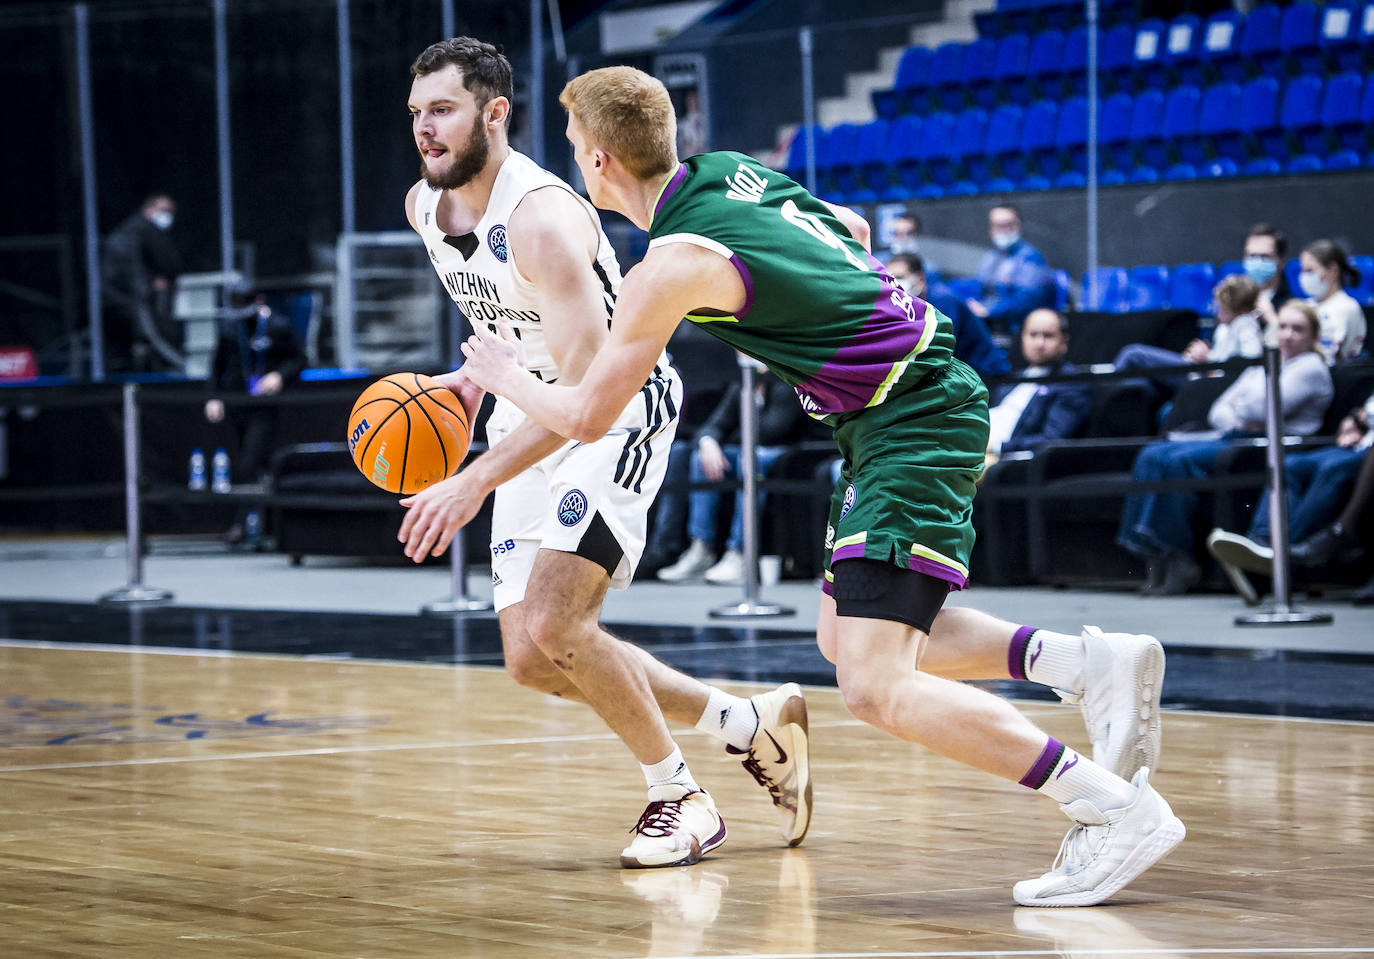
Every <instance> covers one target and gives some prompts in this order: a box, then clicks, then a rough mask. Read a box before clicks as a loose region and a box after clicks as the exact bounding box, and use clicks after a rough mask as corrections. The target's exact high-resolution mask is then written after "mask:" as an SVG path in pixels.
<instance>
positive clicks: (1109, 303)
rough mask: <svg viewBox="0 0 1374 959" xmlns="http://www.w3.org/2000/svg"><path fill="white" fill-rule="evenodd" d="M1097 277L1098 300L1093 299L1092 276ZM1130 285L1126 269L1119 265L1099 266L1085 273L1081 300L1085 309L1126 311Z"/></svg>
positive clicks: (1110, 311) (1109, 311) (1111, 311)
mask: <svg viewBox="0 0 1374 959" xmlns="http://www.w3.org/2000/svg"><path fill="white" fill-rule="evenodd" d="M1092 276H1095V277H1096V278H1097V301H1096V302H1095V303H1094V301H1093V293H1092V283H1091V282H1090V280H1091V277H1092ZM1129 285H1130V280H1129V278H1128V277H1127V274H1126V270H1125V269H1124V268H1122V267H1119V266H1099V267H1098V268H1097V270H1096V271H1095V272H1094V273H1093V274H1091V276H1090V275H1089V274H1087V273H1085V274H1083V289H1082V293H1081V295H1080V297H1079V302H1080V303H1081V304H1082V307H1083V309H1085V310H1102V311H1105V312H1107V313H1125V312H1126V311H1127V310H1128V309H1129V307H1128V306H1127V305H1126V304H1127V296H1126V289H1127V287H1128V286H1129Z"/></svg>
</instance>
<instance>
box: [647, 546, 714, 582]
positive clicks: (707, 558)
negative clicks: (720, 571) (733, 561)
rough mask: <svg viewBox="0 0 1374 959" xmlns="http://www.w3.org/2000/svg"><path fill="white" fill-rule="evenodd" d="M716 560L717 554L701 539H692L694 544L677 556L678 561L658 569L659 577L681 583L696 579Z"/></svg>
mask: <svg viewBox="0 0 1374 959" xmlns="http://www.w3.org/2000/svg"><path fill="white" fill-rule="evenodd" d="M715 561H716V554H715V553H713V552H711V549H710V547H708V546H707V545H706V544H705V543H703V542H702V541H701V540H699V539H694V540H692V545H691V546H688V547H687V552H685V553H683V554H682V555H681V556H679V557H678V558H677V562H676V563H674V564H673V565H671V566H665V567H663V568H662V569H661V570H659V571H658V578H659V579H661V580H663V581H664V582H665V583H680V582H682V581H683V580H687V579H696V577H698V576H700V575H701V574H702V573H704V572H706V571H707V570H708V569H710V568H711V566H712V564H714V563H715Z"/></svg>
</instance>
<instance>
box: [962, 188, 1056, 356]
mask: <svg viewBox="0 0 1374 959" xmlns="http://www.w3.org/2000/svg"><path fill="white" fill-rule="evenodd" d="M988 235H989V236H990V237H991V239H992V245H993V249H991V250H989V251H988V252H987V253H986V254H984V256H983V261H982V263H980V264H979V266H978V282H979V283H981V284H982V295H981V296H978V297H969V298H968V300H966V301H965V303H966V305H967V306H968V308H969V311H970V312H971V313H973V315H974V316H976V317H978V318H979V319H982V320H985V321H986V322H987V324H988V326H989V327H991V328H992V329H994V330H1005V331H1007V332H1011V333H1015V332H1016V331H1017V330H1019V329H1020V328H1021V323H1022V321H1023V320H1024V319H1025V318H1026V316H1027V314H1029V313H1030V311H1031V310H1034V309H1037V308H1039V307H1053V306H1054V297H1055V289H1054V274H1053V273H1051V271H1050V268H1049V265H1048V264H1047V263H1046V262H1045V257H1044V255H1043V254H1042V253H1041V252H1040V251H1039V250H1037V249H1036V248H1035V247H1033V246H1031V245H1030V244H1029V243H1027V242H1026V241H1025V240H1024V239H1022V238H1021V213H1020V211H1019V210H1017V208H1016V207H1014V206H1012V205H1011V204H1010V203H1005V204H1002V205H1001V206H995V207H993V208H992V210H990V211H989V212H988Z"/></svg>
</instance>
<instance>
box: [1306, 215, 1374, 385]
mask: <svg viewBox="0 0 1374 959" xmlns="http://www.w3.org/2000/svg"><path fill="white" fill-rule="evenodd" d="M1301 263H1302V273H1300V274H1298V285H1300V286H1301V287H1302V292H1303V295H1304V296H1308V297H1311V298H1312V300H1313V301H1314V302H1315V303H1316V304H1317V314H1318V315H1319V316H1320V317H1321V321H1322V337H1321V344H1322V350H1323V352H1325V353H1326V359H1327V362H1329V363H1340V362H1342V361H1343V360H1350V359H1354V358H1355V357H1357V356H1359V355H1360V353H1361V352H1363V351H1364V335H1365V322H1364V310H1363V309H1361V308H1360V302H1359V301H1358V300H1356V299H1355V298H1354V297H1353V296H1351V295H1350V294H1349V293H1347V292H1345V287H1346V286H1358V285H1359V282H1360V271H1359V270H1357V269H1355V268H1354V267H1353V266H1351V265H1350V257H1348V256H1347V255H1346V252H1345V250H1343V249H1341V247H1340V246H1339V245H1337V244H1336V243H1333V242H1332V241H1331V240H1316V241H1315V242H1312V243H1309V244H1308V245H1307V248H1306V249H1304V250H1303V251H1302V259H1301Z"/></svg>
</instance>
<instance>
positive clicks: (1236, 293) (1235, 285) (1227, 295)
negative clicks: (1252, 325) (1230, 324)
mask: <svg viewBox="0 0 1374 959" xmlns="http://www.w3.org/2000/svg"><path fill="white" fill-rule="evenodd" d="M1212 297H1213V299H1215V300H1216V301H1217V306H1220V307H1221V308H1222V309H1224V310H1227V311H1229V312H1231V313H1233V314H1235V315H1236V316H1241V315H1243V314H1245V313H1249V312H1250V311H1251V310H1253V309H1254V308H1255V303H1256V302H1258V301H1259V285H1258V284H1257V283H1255V281H1254V280H1252V279H1250V278H1249V277H1248V276H1246V275H1245V274H1244V273H1233V274H1232V275H1230V276H1228V277H1226V278H1225V279H1224V280H1222V281H1221V282H1220V283H1218V284H1217V285H1216V289H1214V290H1213V291H1212Z"/></svg>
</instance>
